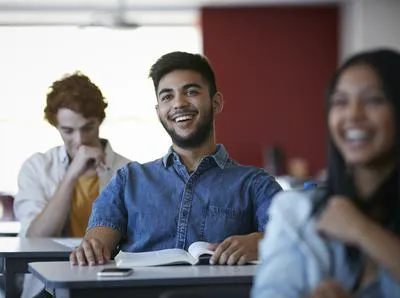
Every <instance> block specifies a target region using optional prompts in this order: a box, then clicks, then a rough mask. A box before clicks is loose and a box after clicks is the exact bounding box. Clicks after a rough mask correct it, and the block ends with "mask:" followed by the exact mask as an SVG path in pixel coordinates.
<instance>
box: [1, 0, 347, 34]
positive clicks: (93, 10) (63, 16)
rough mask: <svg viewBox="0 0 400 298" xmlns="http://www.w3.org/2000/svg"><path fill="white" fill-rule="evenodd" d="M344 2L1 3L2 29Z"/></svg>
mask: <svg viewBox="0 0 400 298" xmlns="http://www.w3.org/2000/svg"><path fill="white" fill-rule="evenodd" d="M342 1H345V0H168V1H167V0H13V1H10V0H8V1H7V0H0V25H3V26H4V25H11V26H12V25H78V26H90V25H100V26H125V27H130V26H133V27H134V26H137V25H162V26H165V25H190V24H195V23H197V21H198V12H199V8H201V7H204V6H255V5H325V4H332V3H339V2H342Z"/></svg>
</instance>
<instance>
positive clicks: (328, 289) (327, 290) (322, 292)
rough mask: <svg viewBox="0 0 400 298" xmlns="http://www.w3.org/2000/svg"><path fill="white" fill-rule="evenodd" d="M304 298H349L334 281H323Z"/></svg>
mask: <svg viewBox="0 0 400 298" xmlns="http://www.w3.org/2000/svg"><path fill="white" fill-rule="evenodd" d="M306 298H351V295H350V294H348V293H346V291H345V290H343V288H342V287H341V286H340V285H339V284H338V283H337V282H336V281H334V280H324V281H322V282H320V283H319V285H318V286H317V287H316V289H315V290H314V291H312V292H311V293H310V294H309V295H307V296H306Z"/></svg>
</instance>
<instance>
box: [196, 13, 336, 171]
mask: <svg viewBox="0 0 400 298" xmlns="http://www.w3.org/2000/svg"><path fill="white" fill-rule="evenodd" d="M201 22H202V30H203V42H204V54H205V55H206V56H207V57H208V58H209V59H210V61H211V63H212V65H213V67H214V70H215V72H216V76H217V84H218V87H219V89H220V91H222V93H223V95H224V99H225V106H224V110H223V112H222V113H221V114H219V115H218V116H217V120H216V133H217V141H218V142H220V143H223V144H224V145H225V146H226V147H227V149H228V151H229V153H230V155H231V156H232V157H233V158H234V159H236V160H237V161H239V162H240V163H242V164H252V165H256V166H263V163H264V162H263V152H264V151H265V148H266V147H268V146H271V145H278V146H281V147H282V148H283V149H284V154H285V156H286V157H287V158H290V157H304V158H306V159H307V161H308V162H309V165H310V170H311V173H315V171H317V170H319V169H320V168H322V167H323V166H324V162H325V120H324V91H325V87H326V85H327V82H328V80H329V78H330V75H331V74H332V72H333V70H334V69H335V67H336V65H337V59H338V58H337V57H338V8H337V7H336V6H318V7H308V6H307V7H251V8H243V7H240V8H204V9H203V11H202V19H201Z"/></svg>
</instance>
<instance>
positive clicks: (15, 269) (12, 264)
mask: <svg viewBox="0 0 400 298" xmlns="http://www.w3.org/2000/svg"><path fill="white" fill-rule="evenodd" d="M27 268H28V265H27V263H25V260H18V259H14V258H4V291H5V295H6V297H7V298H17V297H19V294H20V293H19V289H18V288H17V285H16V284H15V277H16V274H17V273H21V272H26V270H27Z"/></svg>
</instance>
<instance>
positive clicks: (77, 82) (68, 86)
mask: <svg viewBox="0 0 400 298" xmlns="http://www.w3.org/2000/svg"><path fill="white" fill-rule="evenodd" d="M107 105H108V104H107V102H106V101H105V98H104V96H103V94H102V93H101V91H100V89H99V88H98V87H97V86H96V85H95V84H94V83H93V82H92V81H91V80H90V79H89V78H88V77H87V76H85V75H84V74H82V73H80V72H76V73H74V74H72V75H68V76H66V77H64V78H62V79H60V80H58V81H55V82H54V83H53V84H52V86H51V87H50V90H49V93H48V94H47V99H46V107H45V108H44V118H45V119H46V120H47V121H48V122H49V123H50V124H51V125H53V126H56V125H57V113H58V110H59V109H61V108H66V109H70V110H72V111H74V112H76V113H79V114H82V115H83V117H85V118H90V117H96V118H98V119H99V121H100V123H102V122H103V120H104V118H105V117H106V114H105V109H106V108H107Z"/></svg>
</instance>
